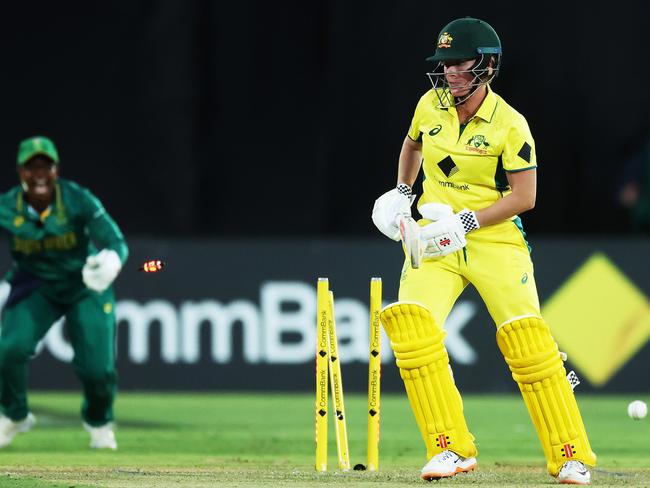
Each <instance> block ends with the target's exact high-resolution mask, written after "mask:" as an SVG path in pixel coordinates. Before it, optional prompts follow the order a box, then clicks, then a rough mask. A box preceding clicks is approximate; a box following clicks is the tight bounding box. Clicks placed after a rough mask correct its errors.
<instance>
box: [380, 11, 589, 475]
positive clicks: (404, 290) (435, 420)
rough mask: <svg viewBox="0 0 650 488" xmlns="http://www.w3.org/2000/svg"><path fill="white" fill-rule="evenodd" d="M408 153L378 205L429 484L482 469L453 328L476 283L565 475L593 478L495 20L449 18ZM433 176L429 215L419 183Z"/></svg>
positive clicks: (527, 148) (555, 467)
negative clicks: (525, 223) (397, 258)
mask: <svg viewBox="0 0 650 488" xmlns="http://www.w3.org/2000/svg"><path fill="white" fill-rule="evenodd" d="M428 60H429V61H433V62H434V63H435V68H434V69H433V71H432V72H431V73H428V76H429V78H430V79H431V82H432V84H433V88H432V89H431V90H429V91H428V92H427V93H425V94H424V96H422V98H421V99H420V101H419V103H418V104H417V107H416V109H415V114H414V116H413V120H412V122H411V127H410V129H409V131H408V134H407V136H406V137H405V139H404V143H403V146H402V151H401V153H400V159H399V168H398V177H397V188H395V189H393V190H390V191H388V192H387V193H385V194H384V195H382V196H381V197H380V198H378V199H377V201H376V202H375V207H374V209H373V221H374V222H375V225H376V226H377V227H378V228H379V230H380V231H381V232H383V233H384V234H385V235H387V236H388V237H390V238H391V239H394V240H396V241H399V240H400V239H401V240H402V242H403V244H404V248H405V251H406V255H407V259H406V261H405V264H404V268H403V271H402V278H401V283H400V289H399V302H398V303H395V304H393V305H390V306H388V307H386V308H385V309H384V310H383V311H382V314H381V320H382V323H383V325H384V328H385V330H386V332H387V333H388V336H389V337H390V340H391V345H392V348H393V352H394V353H395V357H396V358H397V366H398V367H399V369H400V373H401V376H402V379H403V380H404V385H405V387H406V393H407V395H408V398H409V401H410V404H411V407H412V409H413V413H414V415H415V418H416V420H417V423H418V426H419V428H420V431H421V433H422V438H423V440H424V443H425V446H426V450H427V457H428V459H429V461H428V462H427V464H426V465H425V466H424V467H423V468H422V473H421V475H422V477H423V478H424V479H438V478H443V477H449V476H454V475H455V474H457V473H459V472H463V471H470V470H472V469H474V468H475V467H476V455H477V450H476V446H475V444H474V436H473V435H472V434H471V433H470V431H469V429H468V427H467V423H466V421H465V416H464V414H463V404H462V400H461V397H460V394H459V392H458V389H457V388H456V385H455V384H454V379H453V377H452V374H451V370H450V368H449V358H448V356H447V351H446V350H445V346H444V342H443V340H444V337H445V332H444V330H443V326H444V323H445V320H446V319H447V316H448V314H449V312H450V311H451V308H452V306H453V305H454V303H455V302H456V300H457V298H458V297H459V295H460V294H461V293H462V291H463V289H464V288H465V287H466V286H467V285H468V284H470V283H471V284H472V285H474V287H475V288H476V289H477V290H478V292H479V294H480V295H481V297H482V299H483V301H484V302H485V304H486V306H487V308H488V311H489V313H490V315H491V316H492V318H493V320H494V322H495V324H496V326H497V331H496V342H497V344H498V347H499V349H500V350H501V352H502V353H503V356H504V358H505V360H506V362H507V363H508V366H509V367H510V370H511V372H512V377H513V379H514V380H515V381H516V382H517V383H518V385H519V389H520V390H521V393H522V395H523V398H524V401H525V403H526V407H527V408H528V411H529V413H530V416H531V419H532V421H533V424H534V425H535V428H536V430H537V433H538V435H539V439H540V441H541V444H542V447H543V448H544V453H545V456H546V466H547V468H548V472H549V473H550V474H551V475H552V476H554V477H556V478H557V480H558V481H559V482H560V483H572V484H589V482H590V473H589V470H588V469H587V467H586V465H590V466H593V465H594V464H595V463H596V456H595V454H594V453H593V452H592V450H591V447H590V445H589V441H588V439H587V434H586V432H585V428H584V425H583V422H582V419H581V417H580V412H579V410H578V405H577V404H576V400H575V397H574V395H573V390H572V388H571V385H570V384H569V381H568V380H567V378H566V371H565V370H564V366H563V362H562V359H561V356H560V353H559V352H558V346H557V344H556V343H555V341H554V340H553V337H552V336H551V332H550V330H549V327H548V325H547V324H546V323H545V322H544V319H543V318H542V316H541V313H540V306H539V299H538V296H537V289H536V286H535V277H534V271H533V264H532V262H531V258H530V251H529V247H528V243H527V242H526V240H525V234H524V231H523V228H522V224H521V220H520V218H519V217H518V214H520V213H522V212H525V211H527V210H529V209H531V208H533V206H534V205H535V197H536V168H537V159H536V155H535V143H534V141H533V137H532V136H531V133H530V130H529V128H528V124H527V122H526V119H525V118H524V117H523V116H522V115H521V114H519V113H518V112H517V111H516V110H515V109H513V108H512V107H511V106H510V105H508V104H507V103H506V102H505V101H504V100H503V98H501V97H500V96H499V95H497V94H496V93H494V92H493V91H492V89H491V88H490V83H491V81H492V80H493V79H494V78H495V77H496V76H497V74H498V73H499V69H500V62H501V42H500V40H499V37H498V36H497V34H496V32H495V31H494V29H492V27H490V25H488V24H487V23H486V22H483V21H481V20H478V19H473V18H469V17H466V18H462V19H457V20H454V21H453V22H451V23H449V24H448V25H447V26H445V27H444V28H443V29H442V31H441V32H440V34H439V36H438V42H437V47H436V50H435V54H434V55H433V56H432V57H430V58H428ZM420 168H422V169H423V171H424V181H423V194H422V196H421V197H420V198H419V200H418V204H417V206H418V210H419V212H420V213H421V214H422V216H423V217H424V219H422V220H420V221H419V222H418V224H419V225H416V224H415V222H414V221H413V219H412V218H411V210H410V206H411V201H412V199H413V195H412V194H411V187H412V186H413V184H414V182H415V180H416V177H417V175H418V173H419V171H420Z"/></svg>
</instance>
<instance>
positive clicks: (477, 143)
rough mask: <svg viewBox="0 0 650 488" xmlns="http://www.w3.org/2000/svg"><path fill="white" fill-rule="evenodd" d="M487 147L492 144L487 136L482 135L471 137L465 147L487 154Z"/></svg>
mask: <svg viewBox="0 0 650 488" xmlns="http://www.w3.org/2000/svg"><path fill="white" fill-rule="evenodd" d="M487 147H490V144H489V143H488V141H486V140H485V136H482V135H475V136H472V137H471V139H470V140H469V141H467V142H466V143H465V149H467V150H468V151H472V152H477V153H480V154H487V149H485V148H487Z"/></svg>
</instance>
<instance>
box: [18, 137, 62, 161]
mask: <svg viewBox="0 0 650 488" xmlns="http://www.w3.org/2000/svg"><path fill="white" fill-rule="evenodd" d="M39 154H41V155H43V156H46V157H48V158H49V159H51V160H52V161H53V162H54V163H55V164H59V153H58V152H57V150H56V146H55V145H54V142H52V140H51V139H49V138H47V137H44V136H34V137H30V138H28V139H25V140H24V141H22V142H21V143H20V145H19V146H18V166H22V165H24V164H25V163H26V162H27V161H29V160H30V159H32V158H33V157H34V156H37V155H39Z"/></svg>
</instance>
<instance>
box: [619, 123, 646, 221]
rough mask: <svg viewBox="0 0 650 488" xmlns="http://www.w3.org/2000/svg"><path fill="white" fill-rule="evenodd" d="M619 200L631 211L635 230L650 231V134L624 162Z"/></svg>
mask: <svg viewBox="0 0 650 488" xmlns="http://www.w3.org/2000/svg"><path fill="white" fill-rule="evenodd" d="M619 202H620V203H621V205H622V206H623V207H625V208H626V209H627V210H628V211H629V212H630V220H631V223H632V228H633V229H634V230H636V231H639V232H650V136H647V137H646V138H644V139H643V142H642V144H641V145H640V146H639V147H637V149H636V151H635V152H634V153H633V154H632V156H631V157H629V158H628V159H627V160H626V161H625V162H624V165H623V178H622V183H621V187H620V191H619Z"/></svg>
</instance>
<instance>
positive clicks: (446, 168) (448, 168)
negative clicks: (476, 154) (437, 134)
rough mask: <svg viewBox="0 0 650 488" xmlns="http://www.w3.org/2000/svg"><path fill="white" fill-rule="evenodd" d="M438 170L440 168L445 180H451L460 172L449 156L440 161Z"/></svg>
mask: <svg viewBox="0 0 650 488" xmlns="http://www.w3.org/2000/svg"><path fill="white" fill-rule="evenodd" d="M438 168H440V171H442V172H443V173H444V174H445V176H446V177H447V178H451V177H452V176H454V175H455V174H456V173H458V171H460V170H459V169H458V166H456V163H454V160H453V159H451V156H447V157H446V158H445V159H443V160H442V161H440V162H439V163H438Z"/></svg>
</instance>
